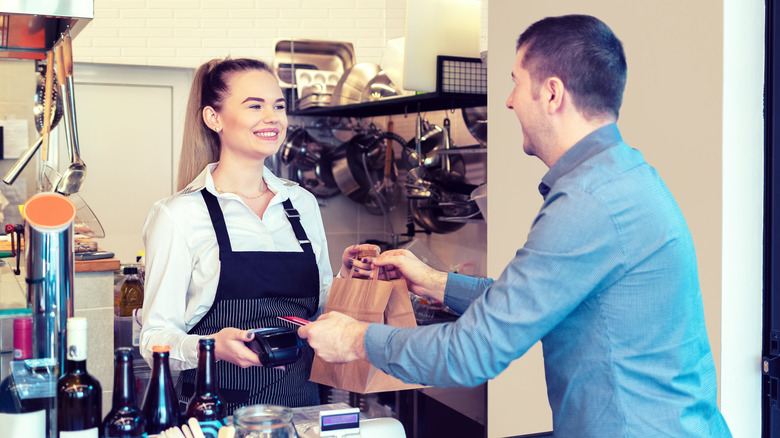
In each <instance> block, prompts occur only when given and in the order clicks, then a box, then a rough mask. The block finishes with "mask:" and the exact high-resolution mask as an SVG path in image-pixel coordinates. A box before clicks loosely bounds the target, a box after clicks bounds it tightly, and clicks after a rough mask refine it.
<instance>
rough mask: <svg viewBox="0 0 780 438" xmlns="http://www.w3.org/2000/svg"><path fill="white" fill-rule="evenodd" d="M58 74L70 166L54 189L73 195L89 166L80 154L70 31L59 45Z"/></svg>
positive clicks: (57, 52)
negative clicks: (63, 105) (63, 103)
mask: <svg viewBox="0 0 780 438" xmlns="http://www.w3.org/2000/svg"><path fill="white" fill-rule="evenodd" d="M56 57H57V76H58V77H59V79H60V87H61V89H62V91H63V94H64V95H65V102H66V103H65V119H66V122H67V123H65V128H66V129H65V131H66V133H67V139H68V147H69V148H68V152H69V154H68V155H70V166H68V168H67V169H65V173H64V174H63V175H62V178H61V179H60V181H59V183H57V187H55V189H54V191H55V192H57V193H60V194H63V195H72V194H74V193H77V192H78V191H79V189H81V185H82V184H83V183H84V178H86V176H87V166H86V164H84V161H82V160H81V156H80V155H79V140H78V131H77V129H76V102H75V97H74V90H73V51H72V46H71V39H70V33H66V34H64V35H63V36H62V44H60V45H57V51H56Z"/></svg>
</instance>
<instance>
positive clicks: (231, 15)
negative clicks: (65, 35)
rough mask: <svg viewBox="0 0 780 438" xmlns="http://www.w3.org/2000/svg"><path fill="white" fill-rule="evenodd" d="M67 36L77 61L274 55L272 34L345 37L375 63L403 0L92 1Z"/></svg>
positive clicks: (396, 27) (186, 63)
mask: <svg viewBox="0 0 780 438" xmlns="http://www.w3.org/2000/svg"><path fill="white" fill-rule="evenodd" d="M94 6H95V18H94V19H93V20H92V21H91V22H90V23H89V24H88V25H87V27H86V28H85V29H84V30H83V31H82V32H81V33H80V34H79V35H78V37H77V38H76V39H75V40H74V41H73V44H74V48H73V56H74V58H75V60H76V61H77V62H96V63H106V64H132V65H155V66H171V67H192V68H195V67H197V66H199V65H200V64H201V63H203V62H204V61H207V60H209V59H212V58H222V57H225V56H227V55H231V56H232V57H234V58H236V57H241V56H246V57H253V58H260V59H264V60H266V61H270V60H272V59H273V55H274V51H273V41H274V40H275V39H277V38H283V39H291V38H309V39H318V40H335V41H346V42H351V43H353V45H354V46H355V55H356V58H357V59H358V60H360V62H367V61H370V62H375V63H377V64H378V63H379V61H380V60H381V58H382V50H383V49H384V47H385V44H386V43H387V40H388V39H392V38H398V37H401V36H403V34H404V17H405V11H406V0H94Z"/></svg>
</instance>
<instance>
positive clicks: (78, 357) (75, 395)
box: [57, 317, 103, 438]
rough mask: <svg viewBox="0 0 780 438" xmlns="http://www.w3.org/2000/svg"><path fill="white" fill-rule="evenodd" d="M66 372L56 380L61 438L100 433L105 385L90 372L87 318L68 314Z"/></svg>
mask: <svg viewBox="0 0 780 438" xmlns="http://www.w3.org/2000/svg"><path fill="white" fill-rule="evenodd" d="M66 336H67V344H68V347H67V358H66V361H65V374H63V375H62V376H61V377H60V379H59V380H58V381H57V430H58V431H59V434H60V438H67V437H69V436H78V438H85V437H95V438H97V437H98V436H100V420H101V419H102V418H103V416H102V415H101V409H102V388H101V387H100V382H98V380H97V379H96V378H94V377H93V376H92V375H90V374H89V373H88V372H87V319H86V318H80V317H75V318H69V319H68V322H67V325H66Z"/></svg>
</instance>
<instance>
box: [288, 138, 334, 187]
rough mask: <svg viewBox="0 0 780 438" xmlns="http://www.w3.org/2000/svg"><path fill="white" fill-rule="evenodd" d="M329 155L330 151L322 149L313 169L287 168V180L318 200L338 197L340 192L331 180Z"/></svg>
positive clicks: (330, 159)
mask: <svg viewBox="0 0 780 438" xmlns="http://www.w3.org/2000/svg"><path fill="white" fill-rule="evenodd" d="M331 155H332V152H331V150H330V149H323V151H322V153H321V155H320V158H319V160H318V162H317V164H316V165H315V166H314V168H313V169H299V168H297V167H295V166H290V167H288V178H289V179H290V180H292V181H295V182H297V183H298V184H300V185H301V186H302V187H303V188H305V189H306V190H308V191H310V192H311V193H312V194H313V195H314V196H316V197H318V198H330V197H333V196H336V195H338V194H339V193H341V190H340V189H339V186H338V185H336V181H335V180H334V179H333V173H332V170H331V161H332V158H331Z"/></svg>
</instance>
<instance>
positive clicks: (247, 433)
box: [233, 405, 298, 438]
mask: <svg viewBox="0 0 780 438" xmlns="http://www.w3.org/2000/svg"><path fill="white" fill-rule="evenodd" d="M292 417H293V414H292V410H290V408H286V407H284V406H274V405H253V406H246V407H243V408H240V409H237V410H236V411H235V412H234V413H233V427H234V428H235V435H234V438H296V437H297V436H298V434H297V433H296V432H295V426H293V422H292Z"/></svg>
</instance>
